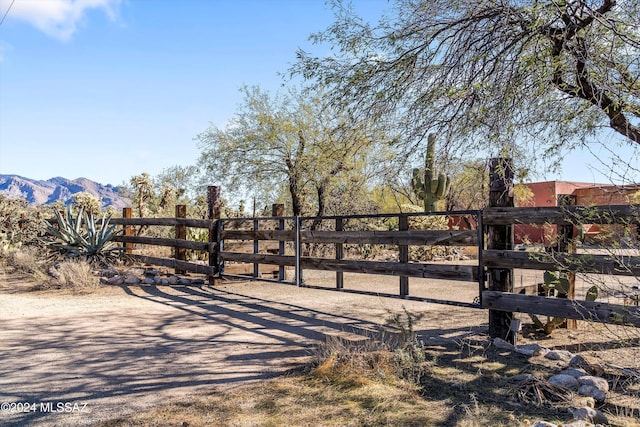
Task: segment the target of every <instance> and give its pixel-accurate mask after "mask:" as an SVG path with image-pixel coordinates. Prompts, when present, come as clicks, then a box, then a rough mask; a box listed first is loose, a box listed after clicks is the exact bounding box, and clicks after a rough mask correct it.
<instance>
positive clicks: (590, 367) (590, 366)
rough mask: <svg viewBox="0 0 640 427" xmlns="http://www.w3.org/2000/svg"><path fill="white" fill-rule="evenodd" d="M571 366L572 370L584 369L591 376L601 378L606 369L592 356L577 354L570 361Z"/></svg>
mask: <svg viewBox="0 0 640 427" xmlns="http://www.w3.org/2000/svg"><path fill="white" fill-rule="evenodd" d="M569 366H571V367H572V368H582V369H584V370H585V371H586V372H587V373H588V374H589V375H595V376H599V375H602V374H603V373H604V369H603V368H602V366H601V365H600V362H599V361H598V360H597V359H596V358H595V357H591V356H587V355H586V354H576V355H575V356H573V357H572V358H571V360H570V361H569Z"/></svg>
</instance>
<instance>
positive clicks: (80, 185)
mask: <svg viewBox="0 0 640 427" xmlns="http://www.w3.org/2000/svg"><path fill="white" fill-rule="evenodd" d="M76 193H89V194H93V195H94V196H96V197H97V198H98V199H100V200H102V207H103V208H106V207H108V206H113V207H114V208H116V209H122V208H125V207H128V206H131V201H130V200H129V199H127V198H124V197H122V196H120V195H119V194H118V187H114V186H112V185H109V184H108V185H103V184H99V183H97V182H95V181H91V180H90V179H86V178H78V179H73V180H70V179H67V178H62V177H56V178H51V179H48V180H46V181H40V180H35V179H29V178H25V177H22V176H18V175H0V194H4V195H5V196H7V197H10V198H13V199H24V200H26V201H28V202H29V204H30V205H48V204H51V203H54V202H57V201H61V202H62V203H64V204H69V203H71V198H72V197H73V195H74V194H76Z"/></svg>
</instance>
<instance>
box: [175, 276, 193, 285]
mask: <svg viewBox="0 0 640 427" xmlns="http://www.w3.org/2000/svg"><path fill="white" fill-rule="evenodd" d="M190 284H191V280H189V279H185V278H184V277H183V278H181V279H179V280H178V285H186V286H189V285H190Z"/></svg>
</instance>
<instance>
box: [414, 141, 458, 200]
mask: <svg viewBox="0 0 640 427" xmlns="http://www.w3.org/2000/svg"><path fill="white" fill-rule="evenodd" d="M435 149H436V135H435V134H433V133H432V134H430V135H429V138H428V140H427V155H426V156H425V162H424V169H418V168H416V169H414V170H413V179H412V180H411V185H412V186H413V191H414V193H415V194H416V196H417V197H418V198H419V199H421V200H423V201H424V211H425V212H434V211H437V210H438V207H437V205H438V202H439V201H440V200H444V198H445V196H446V195H447V193H448V192H449V189H450V188H451V178H450V177H449V175H445V174H444V173H442V172H441V173H437V172H436V159H435Z"/></svg>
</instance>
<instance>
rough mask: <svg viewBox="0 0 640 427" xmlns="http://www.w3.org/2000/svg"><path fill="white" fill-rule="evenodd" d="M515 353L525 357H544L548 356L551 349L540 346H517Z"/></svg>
mask: <svg viewBox="0 0 640 427" xmlns="http://www.w3.org/2000/svg"><path fill="white" fill-rule="evenodd" d="M515 351H516V353H520V354H524V355H525V356H542V355H544V354H546V353H547V352H548V351H549V349H547V348H545V347H542V346H541V345H538V344H523V345H517V346H516V348H515Z"/></svg>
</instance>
